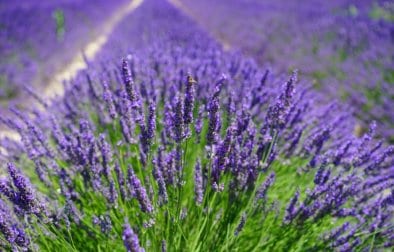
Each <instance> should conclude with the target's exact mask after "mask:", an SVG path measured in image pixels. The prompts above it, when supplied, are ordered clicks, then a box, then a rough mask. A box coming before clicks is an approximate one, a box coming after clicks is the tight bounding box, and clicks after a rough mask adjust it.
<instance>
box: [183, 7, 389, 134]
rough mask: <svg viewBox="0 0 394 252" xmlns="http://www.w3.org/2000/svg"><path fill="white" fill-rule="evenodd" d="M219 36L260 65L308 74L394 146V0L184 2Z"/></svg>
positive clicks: (318, 85)
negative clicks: (373, 123) (375, 124)
mask: <svg viewBox="0 0 394 252" xmlns="http://www.w3.org/2000/svg"><path fill="white" fill-rule="evenodd" d="M181 2H182V3H183V4H184V5H185V6H186V8H187V9H189V10H190V11H191V12H192V13H194V17H195V19H197V20H198V21H199V22H201V23H202V24H203V25H204V26H206V27H208V29H210V30H211V31H212V32H213V33H214V34H215V36H217V37H218V38H220V39H222V40H223V41H224V42H225V43H228V44H230V45H231V46H233V47H234V48H238V49H241V50H242V51H243V52H246V53H247V54H248V55H250V56H251V57H253V58H254V59H255V60H257V61H258V62H259V63H260V65H263V66H266V65H267V64H272V65H274V66H275V68H278V69H280V70H281V71H289V69H292V68H294V67H296V68H299V69H301V71H302V73H303V74H305V77H308V80H309V81H310V82H314V85H315V87H316V88H317V89H320V90H322V92H326V93H327V94H331V95H330V97H338V98H339V97H341V98H343V100H345V101H347V102H348V103H349V104H351V105H352V107H353V109H354V113H355V114H356V115H357V116H358V117H359V118H361V119H363V120H364V121H369V120H372V119H373V120H378V121H380V122H381V123H382V124H383V125H384V127H382V128H381V130H380V134H381V135H383V136H384V137H386V138H387V139H391V140H393V136H394V126H393V125H394V123H393V122H394V113H393V110H392V109H391V108H392V107H393V105H394V93H393V92H394V91H393V90H394V88H393V84H394V75H393V74H394V72H393V67H394V62H393V58H394V55H393V52H394V47H393V45H394V43H393V41H394V37H393V34H394V23H393V20H394V4H393V3H392V2H391V1H384V0H383V1H358V0H357V1H352V0H350V1H344V0H337V1H315V0H311V1H306V2H303V3H302V4H300V3H299V1H254V0H251V1H239V0H230V1H215V2H214V3H212V2H211V1H189V0H183V1H181Z"/></svg>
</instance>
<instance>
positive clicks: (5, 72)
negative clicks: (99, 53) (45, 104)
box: [0, 0, 126, 102]
mask: <svg viewBox="0 0 394 252" xmlns="http://www.w3.org/2000/svg"><path fill="white" fill-rule="evenodd" d="M125 2H126V1H125V0H117V1H103V0H99V1H94V2H90V3H89V2H87V1H82V0H73V1H49V0H45V1H3V2H1V3H0V55H1V63H0V73H1V74H0V101H3V102H4V101H5V102H6V101H7V100H9V99H11V98H13V97H15V96H17V95H20V92H21V89H22V86H23V85H28V86H30V85H33V86H35V87H37V86H43V84H44V83H47V82H48V81H50V78H51V75H53V73H54V72H56V71H59V69H60V67H63V66H64V65H66V64H67V63H68V62H69V61H71V59H72V57H74V54H75V52H78V51H80V50H82V47H83V45H84V44H85V43H87V42H88V41H89V40H90V39H92V38H94V36H96V35H97V32H99V30H100V29H99V28H98V27H99V26H100V25H102V24H103V22H104V21H105V20H106V17H108V16H109V14H110V13H112V12H114V11H115V10H117V9H118V8H119V7H121V5H122V4H124V3H125Z"/></svg>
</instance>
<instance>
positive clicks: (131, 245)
mask: <svg viewBox="0 0 394 252" xmlns="http://www.w3.org/2000/svg"><path fill="white" fill-rule="evenodd" d="M122 240H123V244H124V246H125V247H126V250H127V252H145V249H144V248H142V247H140V241H139V239H138V236H137V234H135V233H134V231H133V229H131V227H130V225H129V224H128V223H126V224H125V225H124V227H123V235H122Z"/></svg>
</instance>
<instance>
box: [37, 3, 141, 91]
mask: <svg viewBox="0 0 394 252" xmlns="http://www.w3.org/2000/svg"><path fill="white" fill-rule="evenodd" d="M142 2H143V0H133V1H131V2H130V3H128V4H126V5H125V6H121V7H120V8H119V10H118V11H116V12H115V13H114V14H113V15H112V16H111V17H110V18H109V19H108V21H106V22H105V24H104V25H103V27H102V32H101V34H100V35H99V36H98V37H96V38H95V39H93V40H92V41H91V42H89V43H88V44H87V45H86V46H85V47H84V49H83V52H84V53H85V56H86V58H87V59H88V60H93V59H94V58H95V56H96V55H97V53H98V52H99V51H100V49H101V48H102V47H103V45H104V44H105V43H106V42H107V40H108V36H109V35H110V34H111V32H112V30H113V29H114V28H115V27H116V26H117V24H118V23H119V22H120V21H121V20H122V19H123V18H124V17H125V16H126V15H128V14H129V13H131V12H132V11H134V10H135V9H136V8H137V7H138V6H140V4H141V3H142ZM86 67H87V66H86V63H85V61H84V59H83V54H82V52H79V53H77V54H76V55H75V57H74V58H73V59H72V61H71V62H70V63H69V64H68V65H67V66H66V67H65V68H64V69H63V71H60V72H58V73H57V74H56V75H55V77H54V78H53V79H52V80H51V81H50V83H49V85H48V86H47V88H46V89H45V91H44V96H45V97H47V98H52V97H54V96H56V95H62V94H63V93H64V90H63V85H62V81H64V80H70V79H72V78H74V77H75V76H76V74H77V73H78V72H79V71H80V70H82V69H84V68H86Z"/></svg>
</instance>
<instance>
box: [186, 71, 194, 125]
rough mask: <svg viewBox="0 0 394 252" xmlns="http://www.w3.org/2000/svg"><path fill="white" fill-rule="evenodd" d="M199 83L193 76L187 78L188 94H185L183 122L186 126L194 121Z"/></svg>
mask: <svg viewBox="0 0 394 252" xmlns="http://www.w3.org/2000/svg"><path fill="white" fill-rule="evenodd" d="M196 83H197V82H196V81H195V80H194V79H193V77H192V76H190V75H189V76H187V83H186V93H185V106H184V112H183V120H184V122H185V124H189V123H191V122H192V121H193V109H194V100H195V93H196V91H195V87H194V86H195V84H196Z"/></svg>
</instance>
